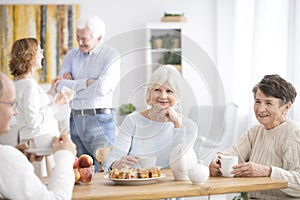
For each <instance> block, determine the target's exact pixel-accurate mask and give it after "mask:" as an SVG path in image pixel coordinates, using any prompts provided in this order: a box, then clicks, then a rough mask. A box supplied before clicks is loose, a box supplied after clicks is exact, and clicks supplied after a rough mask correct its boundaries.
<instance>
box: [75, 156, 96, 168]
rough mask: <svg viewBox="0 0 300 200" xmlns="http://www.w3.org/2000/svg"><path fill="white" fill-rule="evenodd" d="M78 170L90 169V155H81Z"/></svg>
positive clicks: (91, 159) (91, 162)
mask: <svg viewBox="0 0 300 200" xmlns="http://www.w3.org/2000/svg"><path fill="white" fill-rule="evenodd" d="M78 162H79V168H85V167H90V166H92V165H93V158H92V157H91V156H90V155H87V154H82V155H81V156H80V157H79V158H78Z"/></svg>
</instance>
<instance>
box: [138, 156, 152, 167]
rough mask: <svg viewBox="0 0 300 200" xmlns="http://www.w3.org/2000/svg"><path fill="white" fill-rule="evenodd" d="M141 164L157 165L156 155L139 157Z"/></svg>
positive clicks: (146, 165) (147, 165) (143, 165)
mask: <svg viewBox="0 0 300 200" xmlns="http://www.w3.org/2000/svg"><path fill="white" fill-rule="evenodd" d="M139 164H140V166H141V167H142V168H148V167H155V164H156V157H139Z"/></svg>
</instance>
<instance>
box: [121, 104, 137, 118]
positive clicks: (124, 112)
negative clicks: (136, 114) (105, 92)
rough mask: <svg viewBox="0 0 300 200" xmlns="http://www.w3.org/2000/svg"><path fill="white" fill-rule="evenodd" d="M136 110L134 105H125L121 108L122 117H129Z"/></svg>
mask: <svg viewBox="0 0 300 200" xmlns="http://www.w3.org/2000/svg"><path fill="white" fill-rule="evenodd" d="M135 110H136V107H135V106H134V105H133V104H132V103H128V104H123V105H122V106H120V107H119V113H120V115H128V114H130V113H132V112H133V111H135Z"/></svg>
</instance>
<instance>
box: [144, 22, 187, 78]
mask: <svg viewBox="0 0 300 200" xmlns="http://www.w3.org/2000/svg"><path fill="white" fill-rule="evenodd" d="M182 27H183V24H181V23H167V22H163V23H148V24H147V31H146V34H147V35H146V46H147V47H148V49H147V51H146V62H147V65H148V66H149V67H148V68H149V70H147V73H148V76H150V75H151V74H152V72H153V71H154V70H155V69H157V67H158V66H159V65H162V64H171V65H174V67H176V68H177V69H178V71H180V72H182V58H181V56H182V53H183V52H182V32H183V28H182ZM174 63H176V64H174Z"/></svg>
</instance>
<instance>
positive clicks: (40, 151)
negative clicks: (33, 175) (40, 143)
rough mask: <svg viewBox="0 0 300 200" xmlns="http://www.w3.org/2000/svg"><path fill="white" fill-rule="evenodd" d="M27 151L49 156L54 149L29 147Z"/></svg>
mask: <svg viewBox="0 0 300 200" xmlns="http://www.w3.org/2000/svg"><path fill="white" fill-rule="evenodd" d="M26 151H27V152H29V153H34V154H36V155H37V156H47V155H50V154H52V153H53V149H27V150H26Z"/></svg>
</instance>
